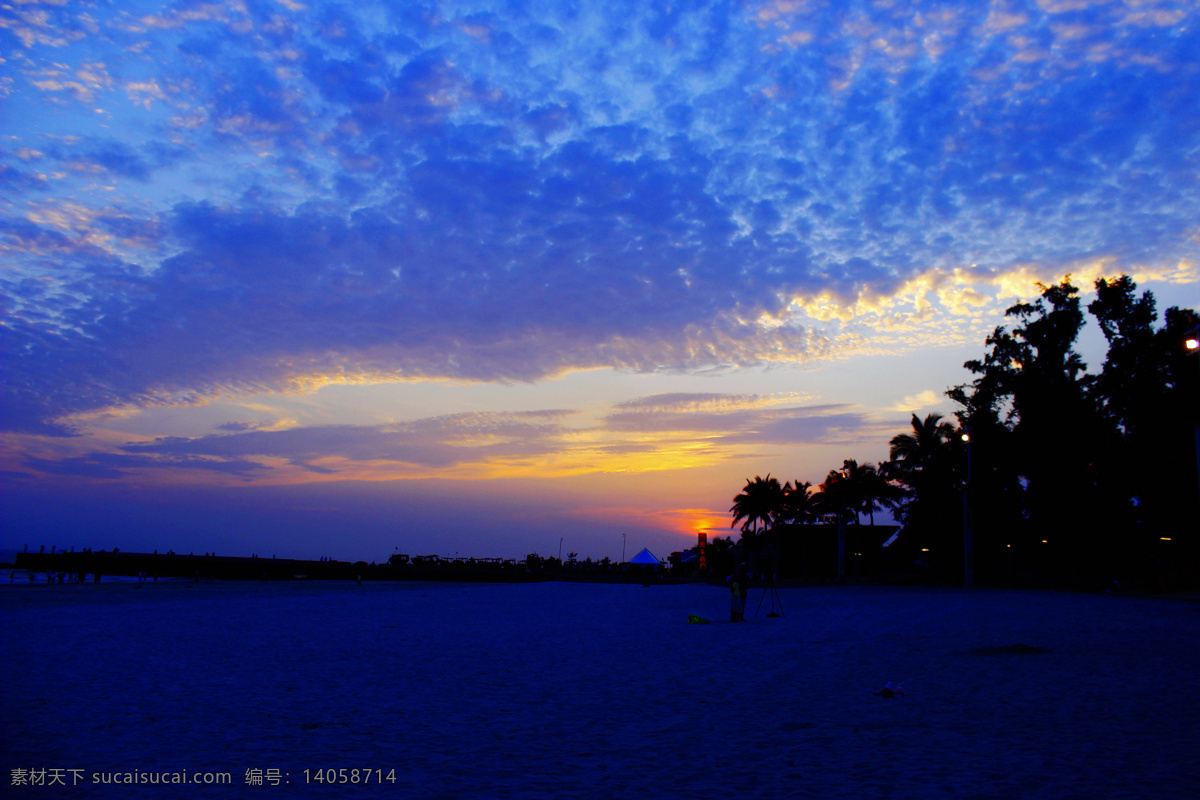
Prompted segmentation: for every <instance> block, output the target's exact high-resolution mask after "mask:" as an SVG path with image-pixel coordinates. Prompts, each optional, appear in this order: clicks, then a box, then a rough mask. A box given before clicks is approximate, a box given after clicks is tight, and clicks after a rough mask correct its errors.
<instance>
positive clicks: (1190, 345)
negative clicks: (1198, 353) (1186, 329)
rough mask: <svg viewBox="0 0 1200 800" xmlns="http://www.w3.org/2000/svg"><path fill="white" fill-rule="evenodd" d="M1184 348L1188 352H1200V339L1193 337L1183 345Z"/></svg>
mask: <svg viewBox="0 0 1200 800" xmlns="http://www.w3.org/2000/svg"><path fill="white" fill-rule="evenodd" d="M1183 346H1184V347H1186V348H1187V349H1188V350H1200V339H1197V338H1195V337H1192V338H1191V339H1188V340H1187V341H1186V342H1184V343H1183Z"/></svg>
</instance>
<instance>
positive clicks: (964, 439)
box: [962, 433, 971, 442]
mask: <svg viewBox="0 0 1200 800" xmlns="http://www.w3.org/2000/svg"><path fill="white" fill-rule="evenodd" d="M962 440H963V441H964V442H969V441H971V434H969V433H964V434H963V435H962Z"/></svg>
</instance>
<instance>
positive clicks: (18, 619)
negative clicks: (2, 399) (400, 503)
mask: <svg viewBox="0 0 1200 800" xmlns="http://www.w3.org/2000/svg"><path fill="white" fill-rule="evenodd" d="M773 599H774V598H772V597H771V596H769V595H767V596H765V597H764V593H763V590H761V589H756V590H752V592H751V594H750V599H749V603H748V607H747V617H748V621H747V622H746V623H742V624H730V623H729V622H728V618H729V611H728V608H729V601H728V592H727V591H726V590H724V589H722V588H720V587H712V586H706V585H702V584H692V585H682V586H652V587H642V586H641V585H637V584H633V585H595V584H573V583H538V584H525V585H476V584H470V585H461V584H457V585H447V584H414V583H368V584H366V585H364V586H355V585H353V584H349V585H347V584H343V583H323V582H310V583H309V582H300V583H273V584H258V583H232V582H230V583H220V582H213V583H204V582H201V583H199V584H193V583H192V582H188V581H181V582H169V583H167V582H160V583H158V584H155V583H140V582H134V583H128V582H126V583H111V584H104V583H101V584H99V585H94V584H85V585H56V586H47V585H44V584H43V585H36V584H35V585H21V584H14V585H11V586H4V587H2V588H0V609H2V610H3V614H2V615H0V620H2V622H0V624H2V625H3V629H4V640H5V643H6V644H5V648H4V651H5V652H4V656H3V665H4V667H3V670H4V672H3V687H4V688H3V708H4V713H5V722H4V725H5V729H6V730H5V736H4V739H5V742H6V743H5V745H4V746H3V752H4V767H5V773H4V775H3V777H2V780H3V781H4V784H5V788H6V789H10V792H6V794H8V795H9V796H21V795H20V792H21V791H23V792H24V793H25V794H28V795H30V796H34V795H36V796H39V797H53V796H60V797H142V796H145V797H163V796H172V797H182V798H191V797H195V798H208V797H240V796H250V795H254V796H258V797H287V796H321V797H367V796H377V795H378V796H384V795H386V796H389V797H403V798H567V797H569V798H616V797H622V798H631V797H681V798H682V797H686V798H700V797H719V796H731V797H746V798H775V797H779V798H789V797H796V798H803V797H821V798H830V797H855V798H858V797H885V798H922V799H924V798H935V797H955V798H958V797H964V798H1014V797H1021V798H1089V799H1090V800H1095V799H1096V798H1139V800H1140V799H1141V798H1149V797H1154V798H1181V799H1182V798H1194V797H1196V796H1197V795H1196V787H1197V786H1200V759H1198V758H1197V752H1200V750H1198V748H1200V722H1198V715H1200V680H1198V678H1200V676H1198V675H1197V666H1198V665H1200V637H1198V636H1197V633H1198V632H1200V603H1194V602H1186V601H1180V600H1170V599H1146V598H1134V597H1127V596H1120V595H1082V594H1070V593H1058V592H1024V591H996V590H971V591H968V590H962V589H937V588H907V587H905V588H900V587H811V588H795V589H791V588H789V589H780V590H779V592H778V603H779V604H781V605H782V608H783V611H784V614H785V616H783V617H779V618H768V617H767V616H766V614H767V612H768V611H770V609H771V604H772V600H773ZM760 602H761V608H760ZM689 615H699V616H702V617H706V618H708V619H710V620H711V624H689V622H688V616H689ZM889 682H891V683H892V684H893V685H894V686H897V685H902V686H903V689H904V694H903V695H902V696H896V697H892V698H885V697H881V696H879V695H877V694H876V692H879V691H880V690H881V689H882V688H883V687H884V685H885V684H887V683H889ZM37 770H42V771H43V773H42V779H43V780H45V781H46V782H47V783H49V782H50V780H49V779H48V778H47V772H46V771H52V772H49V777H50V778H53V777H59V778H61V779H62V780H63V782H64V783H65V784H66V785H55V786H41V787H37V786H20V785H14V783H13V782H14V781H16V780H18V779H34V778H35V776H36V775H37V772H36V771H37ZM306 770H307V771H308V772H307V773H306V772H305V771H306ZM318 770H320V771H321V773H320V777H321V778H324V779H325V780H324V782H317V781H316V778H317V777H318V775H317V771H318ZM330 770H332V772H330ZM339 770H345V774H344V776H343V775H342V774H341V773H339ZM353 770H358V771H359V772H358V773H357V778H358V781H357V782H354V777H355V773H354V772H353ZM114 773H115V774H116V775H117V776H119V777H120V778H121V779H127V778H128V777H129V776H130V775H132V778H133V779H134V780H147V781H148V780H149V779H150V777H149V776H150V774H151V773H153V774H155V775H160V776H161V775H164V774H165V775H167V776H176V777H174V778H171V779H173V780H178V777H177V776H179V775H180V774H184V775H186V779H188V780H195V779H196V776H198V775H204V774H205V773H223V774H227V775H228V776H229V779H228V780H229V782H228V783H227V784H221V785H203V784H195V783H191V784H189V785H186V786H177V787H173V788H172V789H171V791H170V792H169V793H165V792H164V791H163V788H162V787H161V786H154V785H149V784H136V785H132V786H129V785H114V784H103V783H99V784H98V783H94V782H93V781H94V780H96V779H100V780H103V779H104V778H105V776H107V775H110V774H114ZM163 779H165V778H163ZM343 780H344V781H345V782H344V783H343V782H342V781H343ZM248 781H249V783H248ZM257 781H262V782H263V785H261V786H260V785H257ZM276 781H278V783H276ZM72 784H74V785H72ZM19 790H20V791H19Z"/></svg>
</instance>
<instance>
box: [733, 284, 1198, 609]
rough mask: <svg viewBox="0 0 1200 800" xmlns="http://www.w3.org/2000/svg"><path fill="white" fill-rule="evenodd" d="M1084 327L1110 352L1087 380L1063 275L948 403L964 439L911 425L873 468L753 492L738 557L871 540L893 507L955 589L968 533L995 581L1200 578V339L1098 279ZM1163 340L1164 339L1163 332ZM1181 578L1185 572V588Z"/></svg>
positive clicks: (993, 340)
mask: <svg viewBox="0 0 1200 800" xmlns="http://www.w3.org/2000/svg"><path fill="white" fill-rule="evenodd" d="M1095 290H1096V294H1095V298H1094V299H1093V300H1092V301H1091V302H1090V303H1089V304H1088V305H1087V308H1086V311H1087V313H1090V315H1091V316H1092V318H1094V320H1095V321H1096V323H1097V324H1098V325H1099V327H1100V330H1101V332H1102V333H1103V334H1104V337H1105V339H1106V340H1107V342H1108V350H1107V354H1106V357H1105V360H1104V363H1103V364H1102V365H1101V366H1100V368H1099V369H1098V370H1097V371H1095V372H1089V371H1088V365H1087V364H1086V363H1084V361H1083V359H1082V357H1081V356H1080V354H1079V353H1078V351H1077V350H1076V346H1077V341H1078V338H1079V334H1080V331H1081V330H1082V329H1083V327H1084V325H1085V324H1086V322H1087V315H1086V314H1085V311H1084V308H1083V306H1082V303H1081V300H1080V296H1079V290H1078V289H1077V288H1076V287H1075V286H1074V285H1072V284H1071V282H1070V279H1069V277H1068V278H1066V279H1064V280H1063V281H1062V282H1060V283H1058V284H1054V285H1050V286H1041V296H1040V297H1039V298H1038V299H1037V300H1035V301H1034V302H1031V303H1025V302H1021V303H1017V304H1016V305H1014V306H1012V307H1011V308H1009V309H1008V311H1007V312H1006V316H1007V317H1008V318H1009V319H1010V320H1011V322H1010V324H1009V325H1007V326H1000V327H998V328H996V330H995V331H993V333H992V334H991V335H990V336H988V337H987V339H986V340H985V345H986V347H987V350H986V352H985V353H984V355H983V356H982V357H981V358H979V359H975V360H971V361H968V362H967V363H966V364H965V365H964V366H965V367H966V368H967V369H968V370H970V372H971V373H972V374H973V375H974V376H975V377H974V379H973V380H972V381H971V382H969V383H965V384H962V385H960V386H956V387H953V388H951V389H950V390H948V391H947V392H946V394H947V396H948V397H949V398H950V399H951V400H952V401H954V403H955V404H956V405H957V406H958V410H957V411H956V412H955V418H956V420H957V425H954V424H952V423H950V422H948V421H946V420H945V419H944V417H943V416H942V415H940V414H929V415H927V416H926V417H925V418H924V419H921V418H919V417H918V416H917V415H915V414H914V415H913V417H912V429H911V430H910V431H905V432H902V433H898V434H896V435H895V436H893V437H892V439H891V442H890V445H891V447H890V453H889V456H890V460H888V461H885V462H882V463H880V464H878V465H874V464H869V463H862V464H860V463H859V462H858V461H857V460H855V459H846V460H845V461H844V462H843V464H842V468H841V469H839V470H831V471H830V472H829V473H828V475H827V476H826V478H825V481H824V482H823V483H822V484H821V485H820V486H819V487H818V489H817V490H816V491H815V492H814V491H812V487H811V485H810V484H809V483H807V482H804V483H802V482H800V481H798V480H797V481H796V482H795V484H794V485H793V484H792V483H791V482H788V483H787V484H785V485H784V486H780V484H779V481H778V480H776V479H774V478H771V476H770V475H768V476H767V478H765V479H764V478H758V477H756V478H755V479H754V480H753V481H747V483H746V487H745V489H744V490H743V492H742V494H740V495H738V496H737V497H736V498H735V499H734V505H733V508H731V509H730V510H731V512H732V513H733V514H734V524H735V525H736V524H737V523H738V522H743V525H742V530H743V541H748V540H752V539H755V538H756V537H759V536H760V535H761V534H762V533H763V532H765V531H769V530H772V529H773V528H774V527H775V526H777V525H780V524H783V523H786V524H788V525H789V526H791V527H792V528H796V526H798V525H803V524H805V523H810V522H814V521H817V520H824V521H826V522H834V521H836V520H838V519H839V518H840V519H841V520H842V521H843V522H844V523H846V524H854V523H859V522H861V519H862V517H863V516H866V517H867V518H868V519H869V520H870V523H871V525H874V522H875V518H874V515H875V512H878V511H882V510H885V509H890V510H891V511H892V513H893V514H894V516H895V517H896V519H897V521H899V522H901V523H902V524H903V526H904V536H905V538H906V539H907V540H908V541H909V545H910V549H919V550H921V551H928V552H929V553H930V554H931V561H932V563H933V564H934V566H935V572H937V573H938V574H942V575H954V574H958V575H960V576H961V575H962V574H963V573H962V570H963V569H965V565H964V559H963V554H964V549H963V542H964V533H965V532H966V530H968V529H970V530H971V531H972V532H973V535H974V541H975V543H976V546H975V548H974V563H976V564H977V566H978V568H979V571H980V574H981V575H983V576H985V579H991V580H1016V581H1024V580H1034V581H1038V582H1054V583H1071V584H1073V585H1080V586H1103V585H1109V583H1110V582H1111V581H1113V580H1120V581H1125V582H1134V583H1141V584H1142V585H1145V586H1147V587H1154V586H1165V585H1175V584H1177V583H1178V581H1180V580H1192V581H1198V580H1200V575H1197V574H1195V569H1196V566H1197V564H1198V563H1200V547H1198V541H1197V540H1198V539H1200V535H1198V534H1197V532H1196V526H1195V519H1196V516H1197V514H1198V513H1200V479H1198V475H1197V462H1198V458H1200V453H1198V449H1200V363H1198V362H1200V354H1197V353H1194V352H1193V353H1190V354H1189V352H1188V351H1187V350H1186V349H1185V347H1184V341H1185V339H1186V337H1187V335H1188V334H1189V332H1191V334H1192V335H1195V333H1196V329H1197V326H1198V325H1200V314H1198V313H1197V312H1196V311H1193V310H1191V309H1179V308H1171V309H1168V310H1167V311H1166V313H1165V315H1164V317H1163V321H1162V323H1161V325H1159V324H1158V323H1159V320H1158V314H1157V310H1156V307H1155V302H1154V297H1153V295H1152V294H1151V293H1150V292H1143V293H1142V294H1141V295H1138V294H1137V287H1136V285H1135V284H1134V282H1133V281H1132V280H1131V279H1130V278H1128V277H1126V276H1121V277H1118V278H1115V279H1111V280H1109V279H1100V280H1098V281H1097V282H1096V284H1095ZM1156 325H1158V327H1156ZM1188 570H1191V574H1190V575H1189V574H1188Z"/></svg>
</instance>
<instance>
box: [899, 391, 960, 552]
mask: <svg viewBox="0 0 1200 800" xmlns="http://www.w3.org/2000/svg"><path fill="white" fill-rule="evenodd" d="M958 438H959V437H957V436H955V430H954V426H952V425H951V424H950V423H948V422H942V415H941V414H927V415H926V416H925V419H924V420H921V419H919V418H918V417H917V415H916V414H913V415H912V433H900V434H897V435H895V436H893V437H892V440H891V459H892V465H893V466H892V467H891V471H892V474H893V477H894V479H895V480H897V481H899V482H900V483H901V484H903V485H904V486H906V487H908V489H909V491H910V495H909V499H908V501H907V502H906V503H905V504H904V506H903V507H902V510H901V513H902V515H903V517H904V521H905V524H906V525H912V526H913V527H915V528H917V529H918V530H920V529H921V528H922V527H926V528H932V529H933V530H932V531H930V532H931V533H933V534H934V536H935V537H936V538H937V540H938V543H939V544H944V543H946V530H945V528H946V525H945V509H944V506H945V505H946V504H947V503H949V502H950V497H951V495H953V492H954V467H955V464H954V456H955V453H956V448H955V445H956V444H957V443H958ZM931 519H932V524H931V522H930V520H931Z"/></svg>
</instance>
